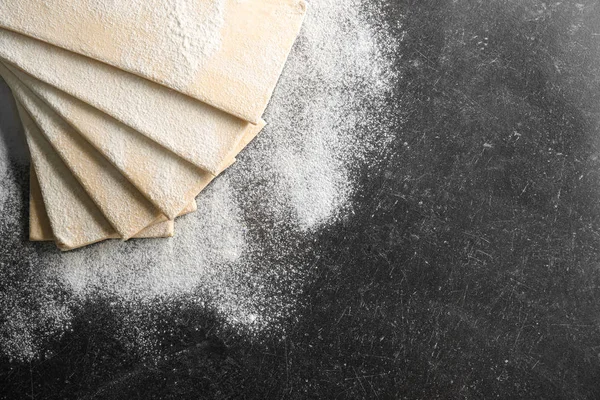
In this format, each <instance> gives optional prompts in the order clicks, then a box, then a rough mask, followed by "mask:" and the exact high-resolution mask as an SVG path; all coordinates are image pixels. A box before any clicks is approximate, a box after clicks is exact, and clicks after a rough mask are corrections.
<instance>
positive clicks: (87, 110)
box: [7, 65, 264, 219]
mask: <svg viewBox="0 0 600 400" xmlns="http://www.w3.org/2000/svg"><path fill="white" fill-rule="evenodd" d="M7 67H8V69H9V70H10V71H11V72H13V73H14V74H15V76H16V77H17V78H18V79H19V80H20V81H21V82H22V83H23V84H24V85H25V86H27V87H28V88H29V89H30V90H31V91H32V92H33V93H34V94H35V95H36V96H37V97H39V98H40V99H41V100H43V101H44V102H45V103H46V105H48V106H49V107H50V108H52V110H53V111H54V112H56V113H57V114H58V115H60V117H62V118H63V119H64V120H65V121H66V122H67V123H69V124H70V125H71V126H72V127H73V128H74V129H76V130H77V131H78V133H79V134H81V135H82V136H83V137H85V138H86V140H87V141H88V142H90V144H92V145H93V146H94V147H95V148H96V149H97V150H98V151H99V152H100V153H101V154H102V155H103V156H104V157H105V158H106V159H107V160H109V161H110V162H111V163H112V164H113V165H114V166H115V167H116V168H117V169H118V170H119V171H120V172H121V173H122V174H123V175H124V176H125V177H126V178H127V179H128V180H129V181H130V182H131V183H132V184H133V185H135V187H136V188H137V189H138V190H139V191H140V192H141V193H142V194H143V195H144V196H145V197H146V198H147V199H148V200H150V202H152V204H154V205H155V206H156V207H157V208H158V209H159V210H160V211H161V212H162V213H163V214H165V215H166V216H167V217H168V218H169V219H173V218H175V217H176V216H177V215H179V213H180V212H181V210H182V209H183V208H184V207H186V206H187V205H188V204H190V202H192V200H193V199H194V198H195V197H196V196H197V195H198V193H200V191H201V190H202V189H204V188H205V187H206V185H208V184H209V183H210V182H211V181H212V179H213V178H214V176H213V175H212V174H210V173H209V172H206V171H203V170H201V169H200V168H198V167H196V166H195V165H193V164H191V163H189V162H187V161H186V160H183V159H182V158H180V157H178V156H177V155H175V154H174V153H172V152H170V151H168V150H166V149H165V148H164V147H162V146H160V145H159V144H157V143H155V142H153V141H151V140H150V139H148V138H147V137H145V136H143V135H141V134H139V133H138V132H136V131H134V130H133V129H131V128H129V127H127V126H125V125H124V124H122V123H120V122H118V121H117V120H115V119H114V118H111V117H109V116H107V115H106V114H104V113H102V112H100V111H98V110H97V109H95V108H93V107H91V106H90V105H88V104H86V103H83V102H82V101H79V100H77V99H75V98H74V97H72V96H69V95H68V94H66V93H64V92H61V91H59V90H58V89H56V88H54V87H52V86H50V85H48V84H46V83H44V82H41V81H39V80H37V79H35V78H33V77H31V76H30V75H27V74H25V73H23V72H21V71H19V70H17V69H16V68H14V67H10V66H8V65H7ZM263 126H264V123H263V122H262V121H261V123H260V124H259V125H251V124H248V128H247V129H246V134H245V136H244V138H242V139H243V140H240V141H239V144H241V146H239V145H238V147H237V148H235V149H234V150H233V151H232V152H231V154H230V156H229V159H228V160H226V163H225V164H224V165H223V166H222V167H221V168H222V169H224V168H226V167H227V166H229V161H230V160H231V159H232V158H233V157H234V156H235V155H236V154H237V153H238V152H239V151H241V149H242V148H243V147H245V145H246V144H247V143H246V140H247V138H248V137H250V138H253V137H254V136H255V135H256V134H257V133H258V131H259V130H260V129H261V128H262V127H263Z"/></svg>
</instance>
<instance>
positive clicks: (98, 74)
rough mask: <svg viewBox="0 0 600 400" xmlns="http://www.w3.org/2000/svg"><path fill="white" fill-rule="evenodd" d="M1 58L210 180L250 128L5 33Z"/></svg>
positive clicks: (139, 80)
mask: <svg viewBox="0 0 600 400" xmlns="http://www.w3.org/2000/svg"><path fill="white" fill-rule="evenodd" d="M0 59H1V60H3V61H5V62H6V63H9V64H12V65H14V66H17V67H18V68H19V69H21V70H22V71H24V72H26V73H28V74H29V75H31V76H33V77H35V78H36V79H39V80H41V81H43V82H46V83H48V84H50V85H52V86H54V87H55V88H57V89H59V90H61V91H63V92H65V93H67V94H69V95H71V96H73V97H75V98H77V99H79V100H81V101H83V102H85V103H88V104H89V105H91V106H93V107H94V108H96V109H98V110H100V111H102V112H104V113H105V114H108V115H110V116H112V117H113V118H115V119H116V120H118V121H120V122H122V123H123V124H125V125H127V126H129V127H131V128H133V129H134V130H136V131H138V132H140V133H141V134H143V135H145V136H147V137H148V138H150V139H152V140H153V141H155V142H156V143H159V144H160V145H162V146H163V147H165V148H167V149H169V150H171V151H172V152H174V153H175V154H177V155H179V156H180V157H182V158H183V159H185V160H188V161H189V162H191V163H192V164H194V165H196V166H198V167H200V168H202V169H204V170H206V171H208V172H210V173H212V174H213V175H216V174H218V173H219V172H220V170H221V168H222V165H223V164H224V163H226V160H228V159H229V158H230V156H231V153H232V151H234V150H235V148H236V146H237V143H238V142H239V141H240V139H241V137H243V136H244V135H245V134H246V133H247V131H248V130H250V129H254V128H253V127H252V124H250V123H248V122H245V121H243V120H241V119H239V118H236V117H234V116H232V115H230V114H227V113H224V112H222V111H219V110H217V109H215V108H213V107H210V106H207V105H206V104H204V103H202V102H199V101H197V100H194V99H192V98H190V97H188V96H185V95H182V94H181V93H178V92H175V91H173V90H170V89H168V88H165V87H164V86H161V85H158V84H156V83H152V82H150V81H148V80H146V79H142V78H140V77H138V76H136V75H133V74H130V73H127V72H124V71H121V70H119V69H117V68H113V67H111V66H109V65H106V64H103V63H101V62H98V61H94V60H92V59H90V58H87V57H83V56H80V55H77V54H75V53H72V52H69V51H65V50H62V49H60V48H58V47H55V46H51V45H48V44H46V43H44V42H41V41H39V40H35V39H31V38H28V37H26V36H23V35H19V34H16V33H14V32H9V31H7V30H5V29H0ZM223 90H224V91H226V88H223ZM258 123H259V124H262V123H263V122H262V121H260V120H259V121H258Z"/></svg>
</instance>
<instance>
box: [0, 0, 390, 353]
mask: <svg viewBox="0 0 600 400" xmlns="http://www.w3.org/2000/svg"><path fill="white" fill-rule="evenodd" d="M367 3H369V4H370V2H368V1H366V0H350V1H344V2H339V1H335V0H313V1H311V2H310V6H309V10H308V14H307V17H306V20H305V24H304V26H303V29H302V32H301V35H300V37H299V39H298V42H297V43H296V45H295V47H294V50H293V51H292V54H291V55H290V58H289V61H288V63H287V66H286V69H285V71H284V73H283V75H282V77H281V79H280V82H279V84H278V87H277V89H276V92H275V95H274V97H273V99H272V101H271V103H270V106H269V109H268V110H267V113H266V114H265V116H264V119H265V120H266V121H267V122H268V125H267V128H265V130H264V131H263V132H262V133H261V135H260V136H259V137H258V138H257V139H256V140H255V142H254V143H252V144H251V145H250V146H249V147H248V149H246V150H245V151H244V152H243V153H242V154H240V156H239V157H238V160H239V161H238V163H237V164H236V165H234V166H233V167H231V168H230V170H228V171H227V172H226V173H225V174H224V175H223V176H222V177H220V178H218V179H217V180H216V181H215V182H214V183H213V184H211V185H210V186H209V188H208V189H207V190H206V191H205V192H203V193H202V194H201V195H200V196H199V197H198V207H199V209H198V211H197V212H196V213H194V214H192V215H189V216H186V217H184V218H181V219H180V220H178V221H177V223H176V233H175V237H174V238H173V239H170V240H139V241H132V242H127V243H120V242H117V241H111V242H105V243H101V244H98V245H95V246H91V247H89V248H86V249H82V250H78V251H75V252H71V253H65V254H59V253H58V252H54V253H48V254H44V255H43V256H42V257H43V258H41V259H39V260H34V261H32V263H39V264H40V265H42V266H43V269H44V271H45V274H46V275H47V276H51V277H52V281H54V282H56V283H55V285H59V286H61V287H63V288H65V290H66V291H67V292H68V293H70V296H71V297H70V298H69V301H70V302H71V303H72V307H75V308H76V307H77V304H81V303H82V302H83V301H89V300H90V299H92V300H93V299H95V298H111V299H118V301H119V302H121V303H122V304H127V305H130V306H131V309H135V308H136V307H138V309H139V307H144V304H147V303H148V302H150V301H156V300H157V299H158V300H160V301H163V302H164V303H168V302H169V299H172V298H178V299H181V298H185V299H187V301H191V302H197V303H198V304H202V305H203V306H205V307H207V308H209V309H211V310H213V311H214V312H215V313H216V314H217V315H218V316H219V318H221V319H222V320H223V323H224V324H225V325H226V326H227V327H228V328H235V329H237V330H238V331H239V332H240V333H242V334H247V335H249V336H251V337H256V338H259V337H261V335H266V334H275V335H283V334H284V330H285V326H286V325H285V324H286V322H285V321H289V320H290V318H292V319H293V318H294V316H295V311H296V310H297V308H298V307H300V306H301V305H302V296H301V294H302V290H303V288H304V287H305V285H306V283H307V282H306V280H307V279H308V278H307V277H308V269H309V267H310V266H311V265H313V264H314V263H315V259H316V258H317V257H318V255H315V254H314V251H313V252H311V243H313V241H314V237H315V235H316V233H317V232H318V231H319V230H320V229H321V228H323V227H325V226H328V225H330V224H333V223H335V222H337V221H338V220H339V219H340V218H342V217H343V216H344V215H346V214H347V213H349V211H350V210H351V207H352V201H351V199H352V195H353V193H354V190H355V187H356V179H355V176H356V173H357V171H358V170H360V168H361V166H364V165H365V164H369V165H372V164H373V163H376V162H378V160H377V159H374V158H372V157H374V154H376V153H377V149H381V148H384V147H385V146H386V145H387V143H388V142H389V141H390V140H391V139H392V135H393V134H392V133H391V132H390V131H391V129H390V127H391V124H392V120H393V115H390V113H391V112H387V113H386V112H385V111H383V110H385V109H386V108H385V102H386V98H387V97H388V96H389V94H390V92H391V91H392V90H393V87H394V85H395V81H396V79H398V78H397V76H396V75H395V74H394V73H393V71H392V70H393V69H392V62H393V60H392V57H391V56H390V54H392V53H393V51H394V49H395V47H394V46H395V41H394V39H393V38H392V37H391V36H390V35H389V34H388V33H387V31H386V30H385V29H384V28H383V27H382V26H381V24H379V23H378V22H377V21H376V19H373V18H375V16H376V15H377V12H376V11H377V10H376V9H371V8H373V7H374V6H372V5H369V4H367ZM375 111H376V112H377V117H376V118H375V117H374V116H373V115H374V114H373V112H375ZM0 156H2V157H3V159H4V158H5V157H4V153H3V152H2V150H1V149H0ZM4 164H5V162H4V160H0V166H2V167H4ZM14 184H15V183H14V182H13V185H14ZM6 193H10V189H8V188H7V186H2V189H0V199H2V200H4V203H6V199H5V198H4V197H6V196H5V195H6ZM11 195H12V193H11ZM5 214H10V210H6V207H5V209H4V210H3V215H5ZM2 234H3V236H4V237H6V236H7V235H11V234H13V233H10V232H7V231H4V232H2ZM32 248H35V246H29V247H28V248H27V251H33V250H31V249H32ZM42 266H40V267H39V268H40V269H42ZM0 272H1V271H0ZM17 284H18V283H15V285H17ZM31 296H32V298H35V290H33V293H32V294H31ZM39 301H40V300H34V303H35V302H39ZM35 304H37V303H35ZM53 304H54V303H53ZM62 306H63V305H62V304H58V303H56V305H55V308H56V312H55V313H54V314H56V315H58V316H57V317H56V318H55V320H56V321H58V322H57V323H59V322H60V323H63V327H64V329H67V328H68V322H69V321H68V318H66V317H64V315H66V314H64V313H61V312H58V311H60V310H62V309H60V307H62ZM44 307H45V306H44ZM38 308H41V305H40V306H39V307H38ZM49 314H51V315H52V313H51V312H50V313H49ZM122 320H123V321H122V322H123V329H125V330H127V329H130V330H131V331H134V330H136V331H139V330H140V328H139V327H136V326H134V325H135V323H134V322H131V323H129V322H128V321H133V320H135V318H130V317H129V316H127V315H123V317H122ZM5 321H6V322H4V325H7V326H8V327H9V328H8V330H7V329H5V330H4V331H9V330H10V332H14V331H16V328H17V327H14V326H13V327H10V326H11V324H13V322H11V321H10V320H6V319H5ZM21 325H24V326H21ZM21 325H20V326H19V327H18V329H19V330H20V331H21V332H23V333H22V335H23V337H25V335H27V334H30V335H35V332H37V331H36V329H37V327H36V326H35V324H34V323H33V322H31V323H30V324H29V325H28V324H21ZM11 329H12V330H11ZM59 330H60V329H58V328H57V329H54V330H53V332H54V331H56V332H58V331H59ZM7 335H8V336H7ZM10 335H11V334H5V336H3V337H1V338H0V340H2V341H5V342H6V341H7V340H8V339H7V338H8V337H10ZM14 335H19V334H18V333H14ZM140 335H142V336H143V337H144V338H147V339H145V340H146V341H147V342H152V340H153V339H152V337H153V333H152V332H151V328H149V327H147V326H146V327H144V332H143V333H140ZM17 339H18V338H17ZM11 340H16V339H15V338H14V337H12V339H11ZM32 343H35V341H32ZM140 351H141V350H140ZM33 353H35V352H34V351H33V350H30V351H29V353H27V354H19V352H18V351H13V352H12V353H11V354H10V355H11V356H12V357H15V358H22V359H27V358H30V357H32V354H33Z"/></svg>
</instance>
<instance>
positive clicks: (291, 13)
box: [0, 0, 306, 123]
mask: <svg viewBox="0 0 600 400" xmlns="http://www.w3.org/2000/svg"><path fill="white" fill-rule="evenodd" d="M305 12H306V3H305V2H304V1H303V0H244V1H240V0H173V1H164V0H118V1H114V0H111V1H98V0H80V1H73V0H43V1H40V0H3V1H2V2H0V26H2V27H4V28H7V29H9V30H12V31H15V32H20V33H23V34H26V35H28V36H31V37H35V38H37V39H40V40H43V41H45V42H48V43H51V44H54V45H56V46H59V47H62V48H65V49H68V50H71V51H73V52H76V53H80V54H83V55H85V56H88V57H91V58H94V59H97V60H100V61H103V62H105V63H107V64H110V65H113V66H115V67H118V68H120V69H123V70H126V71H129V72H131V73H134V74H137V75H139V76H142V77H145V78H147V79H149V80H152V81H155V82H157V83H160V84H162V85H164V86H167V87H170V88H172V89H175V90H177V91H179V92H182V93H184V94H187V95H189V96H191V97H194V98H196V99H198V100H200V101H203V102H205V103H207V104H210V105H212V106H214V107H217V108H219V109H221V110H224V111H226V112H228V113H230V114H232V115H235V116H238V117H240V118H242V119H245V120H247V121H250V122H253V123H257V122H258V121H259V119H260V116H261V115H262V114H263V112H264V110H265V108H266V105H267V103H268V101H269V98H270V97H271V94H272V92H273V89H274V88H275V85H276V83H277V80H278V78H279V75H280V74H281V71H282V69H283V66H284V64H285V61H286V59H287V57H288V54H289V52H290V50H291V48H292V45H293V43H294V41H295V39H296V37H297V35H298V33H299V31H300V27H301V25H302V20H303V18H304V15H305ZM34 60H35V59H34ZM38 62H39V60H38Z"/></svg>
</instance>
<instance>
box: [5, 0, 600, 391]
mask: <svg viewBox="0 0 600 400" xmlns="http://www.w3.org/2000/svg"><path fill="white" fill-rule="evenodd" d="M382 10H383V11H382V13H384V15H385V16H386V21H387V22H388V23H389V24H390V28H389V29H392V30H394V31H395V34H396V35H397V37H398V39H399V40H400V39H401V42H400V50H399V52H398V55H397V62H396V67H397V68H399V69H400V70H401V72H402V77H403V78H402V79H401V80H399V82H398V85H397V90H396V94H395V96H393V97H391V98H390V99H389V101H390V104H392V103H395V104H399V105H400V106H401V107H399V109H400V111H399V112H400V114H401V115H399V117H400V118H399V121H401V122H400V123H399V124H398V126H397V132H398V136H397V137H398V140H397V141H396V142H395V143H394V145H393V146H391V147H390V148H389V149H387V151H386V152H385V153H384V154H382V157H383V158H384V159H385V162H384V164H383V165H384V167H382V168H377V169H369V168H365V170H364V171H362V173H361V175H362V184H361V187H360V190H359V192H358V193H357V194H356V196H355V199H354V203H355V212H354V214H353V215H351V216H349V217H348V218H346V219H344V220H343V222H340V223H338V224H336V225H334V226H330V227H328V228H326V229H323V230H321V231H320V232H318V233H317V241H318V245H317V246H316V247H315V248H314V250H312V252H313V254H312V255H313V256H314V260H315V266H314V268H313V269H312V270H311V274H312V275H313V276H312V278H313V279H311V282H313V283H311V284H310V285H308V286H307V287H306V288H305V303H304V306H303V307H302V309H301V310H300V314H299V315H298V316H297V318H295V319H294V320H291V321H289V324H290V329H289V333H288V334H287V335H286V336H285V338H280V337H274V338H271V339H266V340H263V341H262V342H259V343H256V342H252V343H250V342H249V340H248V339H247V338H246V337H244V336H243V335H241V336H240V335H238V334H237V333H236V332H234V331H231V332H229V333H228V332H227V331H226V330H225V331H224V330H221V329H217V328H218V327H219V326H220V324H221V322H220V321H219V318H217V317H216V316H214V315H212V314H211V313H210V312H207V311H206V310H204V309H202V308H201V307H199V306H198V307H197V308H195V307H192V306H190V305H186V304H180V305H173V306H171V307H169V308H168V309H163V308H161V307H160V306H159V305H157V306H156V307H150V308H148V309H147V310H146V311H145V312H144V313H143V314H140V315H139V316H138V317H139V319H140V321H146V320H156V321H163V322H162V324H164V326H165V330H164V332H165V333H164V334H162V335H161V336H160V337H159V339H160V341H161V347H160V349H161V350H160V353H161V354H160V356H161V358H160V361H155V360H156V359H155V360H154V361H152V362H148V361H147V360H144V359H141V358H139V357H138V356H135V355H134V354H132V353H131V352H130V351H129V350H128V348H127V347H123V346H122V345H121V344H119V343H115V342H114V341H113V340H112V339H111V338H112V335H111V333H112V332H114V331H117V330H119V329H120V328H119V323H118V321H117V320H116V319H115V313H116V312H117V310H115V307H114V306H112V305H111V304H110V302H109V301H106V302H90V303H89V304H87V305H86V306H85V307H84V308H83V309H82V310H80V311H79V314H78V315H75V316H74V319H73V325H72V329H71V331H70V332H68V333H67V334H66V335H64V336H63V337H62V338H61V339H59V340H52V339H51V338H50V339H48V342H47V343H44V344H43V346H45V348H46V349H47V350H48V351H52V354H53V355H52V356H50V357H47V358H42V359H41V360H39V361H34V362H32V363H26V364H20V363H17V362H12V363H11V362H9V361H8V360H3V361H2V362H1V364H0V382H3V385H2V386H1V387H0V398H2V399H17V398H36V399H59V398H60V399H68V398H85V399H92V398H93V399H121V398H123V399H128V398H144V399H192V398H194V399H198V398H206V399H230V398H248V399H281V398H288V399H306V398H320V399H326V398H331V399H333V398H339V399H342V398H349V399H377V398H380V399H388V398H405V399H457V398H465V399H482V398H499V399H597V398H600V385H599V384H598V382H600V325H599V323H598V316H599V315H600V268H599V265H600V264H599V261H600V158H599V156H600V143H599V139H598V138H599V137H600V132H599V127H600V28H599V27H600V6H599V5H598V3H597V2H595V1H590V0H582V1H580V2H578V3H575V2H571V1H563V2H554V1H546V2H541V1H534V0H523V1H521V0H513V1H462V0H459V1H444V0H441V1H402V0H396V1H389V2H388V3H387V4H384V5H382ZM2 88H3V89H2V92H1V93H2V94H1V96H2V100H1V103H0V104H1V106H0V115H1V118H0V124H1V129H2V130H3V131H5V130H6V131H8V130H10V129H13V128H14V126H15V125H16V124H18V123H17V122H16V121H15V120H14V119H13V118H14V117H10V118H9V116H10V115H11V114H10V113H9V112H8V111H7V110H8V109H9V108H10V107H12V106H10V104H11V102H12V100H10V96H9V94H8V93H7V91H6V90H5V89H4V86H2ZM11 126H12V127H13V128H11ZM14 174H16V175H18V176H20V177H22V182H23V185H24V187H23V196H22V197H23V198H24V199H26V198H27V196H26V193H27V188H26V187H25V185H27V181H28V180H27V168H25V167H15V168H14ZM24 204H26V203H24ZM22 221H23V224H24V226H23V231H25V224H26V221H27V218H26V207H23V218H22ZM0 240H1V241H2V243H1V246H0V247H2V248H3V249H4V250H3V251H2V253H0V254H1V256H2V261H1V262H0V265H1V264H2V263H11V264H22V265H23V269H22V270H20V272H19V273H18V274H17V275H15V276H10V277H5V276H3V277H2V279H1V280H0V290H4V291H5V293H9V295H10V296H13V297H14V298H16V299H18V298H19V294H18V287H17V288H16V289H15V288H14V285H11V282H18V281H19V280H30V281H31V280H33V281H35V280H36V279H37V278H36V277H35V276H36V275H35V274H36V268H35V265H32V266H28V265H29V262H30V260H29V259H28V258H26V257H25V256H24V255H23V254H22V253H21V252H20V251H19V246H21V245H22V243H24V241H25V240H26V235H25V233H22V234H21V235H20V236H19V237H3V238H2V239H0ZM45 251H47V249H45V248H44V247H41V248H40V249H39V253H40V257H38V258H36V259H35V260H40V259H43V253H44V252H45ZM9 289H10V290H9ZM52 295H53V296H56V297H60V296H61V293H53V294H52ZM167 328H168V329H167ZM215 331H219V332H220V333H219V334H218V335H215V334H214V332H215Z"/></svg>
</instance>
